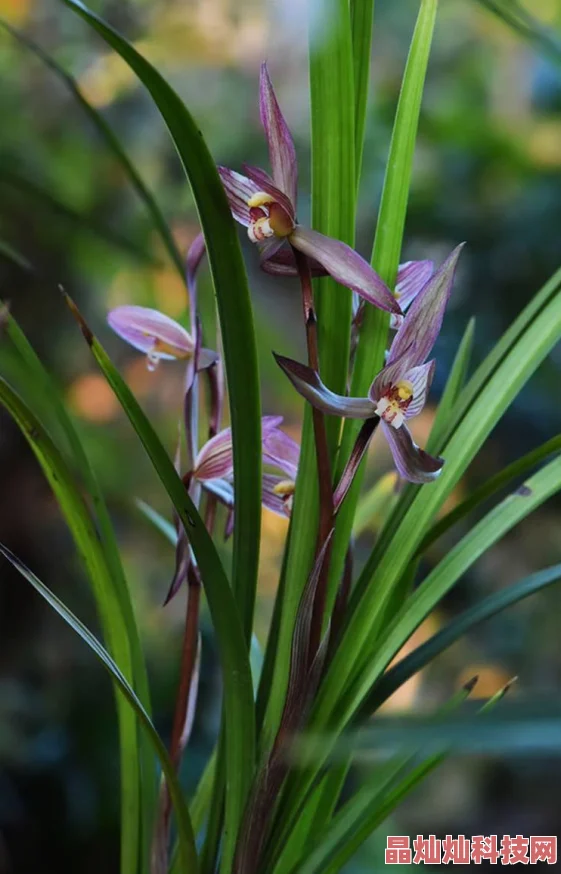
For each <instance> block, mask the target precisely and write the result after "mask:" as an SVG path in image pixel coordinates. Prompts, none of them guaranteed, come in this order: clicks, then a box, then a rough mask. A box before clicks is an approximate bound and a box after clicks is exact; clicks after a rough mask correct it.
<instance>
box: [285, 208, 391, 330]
mask: <svg viewBox="0 0 561 874" xmlns="http://www.w3.org/2000/svg"><path fill="white" fill-rule="evenodd" d="M289 240H290V243H291V245H292V246H294V247H295V248H296V249H298V250H299V251H300V252H303V253H304V255H307V256H308V258H315V260H316V261H318V262H319V263H320V264H321V265H322V267H324V268H325V270H327V272H328V273H329V274H330V276H332V277H333V279H335V280H336V281H337V282H340V283H341V285H345V286H346V287H347V288H350V289H352V290H353V291H356V293H357V294H359V295H360V296H361V297H362V298H363V300H365V301H367V303H370V304H372V305H373V306H375V307H378V308H379V309H381V310H386V311H387V312H389V313H397V314H400V313H401V309H400V307H399V304H398V302H397V301H396V299H395V297H394V296H393V294H392V293H391V291H390V290H389V288H388V286H387V285H386V283H385V282H383V280H382V279H380V277H379V276H378V274H377V273H375V272H374V270H373V269H372V267H371V266H370V264H368V263H367V262H366V261H365V260H364V258H362V257H361V256H360V255H359V254H358V252H355V251H354V249H351V247H350V246H347V245H346V243H342V242H341V241H340V240H334V239H332V238H331V237H325V236H324V235H323V234H319V233H318V232H317V231H312V230H310V229H309V228H303V227H302V226H301V225H296V227H295V228H294V230H293V232H292V233H291V234H290V237H289Z"/></svg>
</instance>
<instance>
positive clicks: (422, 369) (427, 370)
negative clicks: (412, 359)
mask: <svg viewBox="0 0 561 874" xmlns="http://www.w3.org/2000/svg"><path fill="white" fill-rule="evenodd" d="M435 365H436V361H435V360H434V358H433V360H432V361H427V363H426V364H421V365H419V367H413V368H412V369H411V370H409V371H408V372H407V373H406V374H405V376H404V379H406V380H408V382H410V383H411V384H412V386H413V397H412V399H411V403H410V404H409V406H408V407H407V409H406V410H405V418H406V419H412V418H413V417H414V416H418V415H419V413H420V412H421V410H422V409H423V407H424V406H425V403H426V401H427V394H428V392H429V389H430V387H431V384H432V379H433V376H434V368H435Z"/></svg>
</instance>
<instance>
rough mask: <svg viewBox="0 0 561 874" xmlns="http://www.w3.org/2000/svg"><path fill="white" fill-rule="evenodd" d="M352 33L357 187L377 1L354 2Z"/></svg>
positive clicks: (362, 147) (352, 2)
mask: <svg viewBox="0 0 561 874" xmlns="http://www.w3.org/2000/svg"><path fill="white" fill-rule="evenodd" d="M350 9H351V32H352V39H353V81H354V91H355V169H356V180H357V187H358V185H359V182H360V171H361V168H362V152H363V149H364V127H365V123H366V110H367V105H368V82H369V78H370V53H371V51H372V26H373V22H374V0H351V4H350Z"/></svg>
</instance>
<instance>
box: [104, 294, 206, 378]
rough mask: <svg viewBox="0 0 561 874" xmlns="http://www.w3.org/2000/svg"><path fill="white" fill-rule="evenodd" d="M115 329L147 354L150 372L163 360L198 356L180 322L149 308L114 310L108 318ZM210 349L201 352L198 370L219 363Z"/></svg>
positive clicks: (135, 307) (133, 307) (131, 307)
mask: <svg viewBox="0 0 561 874" xmlns="http://www.w3.org/2000/svg"><path fill="white" fill-rule="evenodd" d="M107 321H108V323H109V325H110V327H111V328H113V330H114V331H115V333H116V334H118V335H119V337H122V339H123V340H125V341H126V342H127V343H129V344H130V345H131V346H134V348H135V349H138V350H139V351H140V352H144V353H145V354H146V359H147V361H146V363H147V367H148V369H149V370H155V369H156V367H157V365H158V363H159V362H160V361H161V360H166V361H171V360H173V359H174V358H175V359H178V360H180V361H189V360H191V359H192V358H193V356H194V354H195V346H196V344H195V341H194V340H193V338H192V336H191V334H189V332H188V331H186V330H185V328H183V327H182V326H181V325H180V324H179V323H178V322H175V321H174V320H173V319H171V318H170V317H169V316H166V315H164V313H160V312H158V310H153V309H149V308H148V307H141V306H134V305H130V306H129V305H125V306H120V307H116V308H115V309H113V310H111V312H110V313H109V315H108V316H107ZM217 358H218V355H217V353H216V352H212V351H211V350H210V349H201V350H200V353H199V356H198V369H199V370H204V369H205V368H206V367H210V365H211V364H214V362H215V361H216V360H217Z"/></svg>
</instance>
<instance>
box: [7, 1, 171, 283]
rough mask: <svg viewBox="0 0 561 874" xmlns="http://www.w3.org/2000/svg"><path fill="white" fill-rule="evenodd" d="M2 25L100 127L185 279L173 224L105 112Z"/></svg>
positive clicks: (27, 41) (18, 34)
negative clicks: (98, 108) (168, 222)
mask: <svg viewBox="0 0 561 874" xmlns="http://www.w3.org/2000/svg"><path fill="white" fill-rule="evenodd" d="M0 25H1V26H2V27H3V28H4V29H5V30H7V31H8V33H10V34H11V35H12V36H13V37H14V39H17V40H18V42H19V43H21V45H23V46H26V48H28V49H29V50H30V51H31V52H33V54H34V55H35V56H36V57H38V58H40V60H41V61H43V63H44V64H45V65H46V66H47V67H48V68H49V69H50V70H52V72H53V73H54V74H55V75H56V76H57V77H58V79H59V80H60V81H61V82H62V83H63V84H64V85H65V86H66V88H67V89H68V91H70V93H71V94H72V96H73V97H74V99H75V100H76V102H77V103H78V104H79V105H80V106H81V107H82V109H83V110H84V112H85V113H86V115H87V116H88V118H89V119H90V121H91V122H92V124H93V125H94V127H95V128H96V130H97V132H98V134H99V135H100V137H101V139H102V140H103V141H104V142H105V144H106V146H107V148H108V149H109V151H110V152H112V154H113V156H114V157H115V158H116V160H117V161H118V163H119V164H120V165H121V167H122V169H123V170H124V172H125V176H126V177H127V178H128V179H129V182H130V183H131V185H132V187H133V188H134V190H135V191H136V193H137V194H138V196H139V198H140V199H141V200H142V202H143V203H144V205H145V206H146V209H147V210H148V212H149V214H150V217H151V219H152V223H153V225H154V228H155V229H156V230H157V231H158V234H159V235H160V238H161V240H162V242H163V244H164V246H165V248H166V249H167V251H168V254H169V256H170V258H171V260H172V262H173V264H174V265H175V267H176V268H177V271H178V273H179V275H180V276H181V278H182V279H183V280H185V264H184V259H183V258H182V256H181V253H180V252H179V250H178V248H177V246H176V243H175V240H174V239H173V235H172V233H171V231H170V229H169V226H168V224H167V222H166V220H165V218H164V216H163V215H162V212H161V210H160V208H159V206H158V204H157V202H156V200H155V198H154V197H153V195H152V194H151V193H150V191H149V190H148V188H147V187H146V185H145V184H144V182H143V181H142V177H141V176H140V175H139V173H138V171H137V169H136V167H135V166H134V164H133V163H132V162H131V160H130V159H129V157H128V155H127V153H126V151H125V150H124V149H123V147H122V146H121V143H120V141H119V138H118V137H117V135H116V134H115V133H114V132H113V130H112V128H111V127H110V125H108V124H107V122H106V121H105V119H104V118H103V116H102V114H101V113H100V112H98V111H97V109H96V108H95V107H94V106H92V105H91V103H89V101H88V100H87V99H86V98H85V97H84V95H83V94H82V92H81V91H80V88H79V87H78V84H77V83H76V81H75V79H73V78H72V76H71V75H70V74H69V73H67V72H66V70H64V69H63V68H62V67H61V66H60V64H58V63H57V61H55V59H54V58H53V57H52V55H50V54H48V52H46V51H44V50H43V49H42V48H41V46H39V45H37V43H36V42H34V41H33V40H32V39H31V38H30V37H29V36H28V35H27V34H26V33H23V32H22V31H20V30H18V29H17V28H16V27H13V26H12V25H11V24H9V22H7V21H5V20H4V19H2V18H0Z"/></svg>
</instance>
